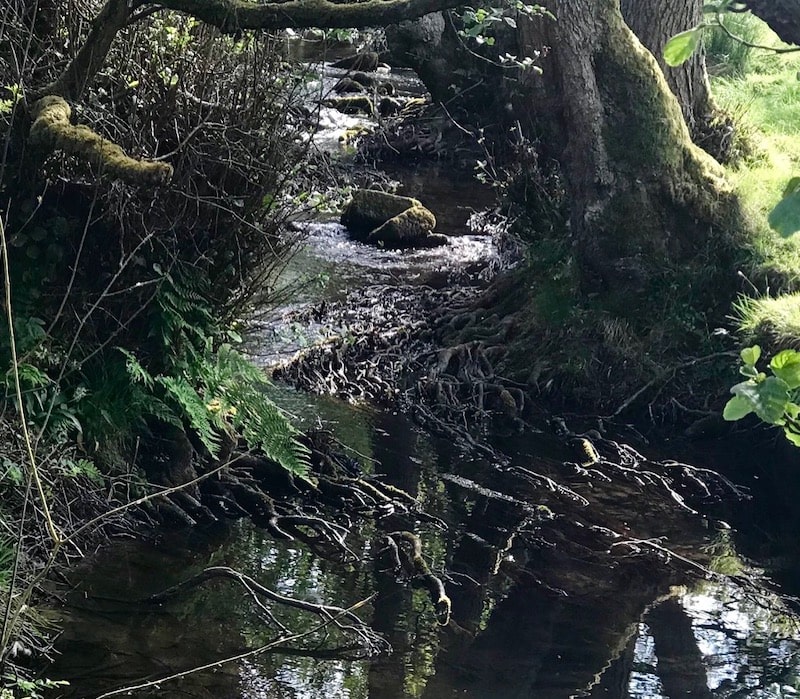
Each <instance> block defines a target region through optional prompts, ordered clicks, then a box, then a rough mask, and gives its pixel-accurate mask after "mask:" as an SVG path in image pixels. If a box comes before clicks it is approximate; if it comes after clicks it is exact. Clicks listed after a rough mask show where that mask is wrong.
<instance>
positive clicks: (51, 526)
mask: <svg viewBox="0 0 800 699" xmlns="http://www.w3.org/2000/svg"><path fill="white" fill-rule="evenodd" d="M0 251H1V252H2V255H3V286H4V289H5V296H6V317H7V321H8V337H9V343H10V346H11V370H12V372H13V374H14V391H15V393H16V398H17V410H18V411H19V421H20V425H21V426H22V436H23V439H24V441H25V450H26V452H27V455H28V462H29V464H30V469H31V475H32V476H33V482H34V484H35V485H36V491H37V492H38V493H39V499H40V500H41V502H42V512H43V513H44V518H45V521H46V522H47V531H48V533H49V534H50V538H51V539H52V541H53V543H54V544H56V545H58V544H59V543H60V542H61V534H60V532H59V531H58V529H57V528H56V525H55V522H53V517H52V515H51V514H50V506H49V505H48V502H47V496H46V495H45V492H44V486H43V485H42V479H41V477H40V475H39V468H38V466H37V464H36V455H35V454H34V452H33V443H32V442H31V435H30V432H29V431H28V423H27V419H26V417H25V408H24V406H23V404H22V385H21V383H20V379H19V363H18V361H17V344H16V341H15V338H14V315H13V312H12V309H11V275H10V273H9V270H8V246H7V245H6V229H5V226H4V225H3V221H2V219H0Z"/></svg>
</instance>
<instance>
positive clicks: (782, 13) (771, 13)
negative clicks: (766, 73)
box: [745, 0, 800, 44]
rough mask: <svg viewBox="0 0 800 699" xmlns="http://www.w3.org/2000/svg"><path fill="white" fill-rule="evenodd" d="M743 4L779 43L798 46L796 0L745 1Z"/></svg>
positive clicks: (799, 16)
mask: <svg viewBox="0 0 800 699" xmlns="http://www.w3.org/2000/svg"><path fill="white" fill-rule="evenodd" d="M745 4H746V5H747V9H748V10H750V12H752V13H753V14H754V15H755V16H756V17H758V18H759V19H762V20H764V21H765V22H766V23H767V24H768V25H769V28H770V29H772V31H774V32H775V33H776V34H777V35H778V36H779V37H780V39H781V41H785V42H786V43H787V44H800V3H798V2H797V0H746V2H745Z"/></svg>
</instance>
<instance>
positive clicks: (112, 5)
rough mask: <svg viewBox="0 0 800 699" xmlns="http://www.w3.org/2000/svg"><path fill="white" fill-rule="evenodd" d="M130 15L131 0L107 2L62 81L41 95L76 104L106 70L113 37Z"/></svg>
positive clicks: (58, 81)
mask: <svg viewBox="0 0 800 699" xmlns="http://www.w3.org/2000/svg"><path fill="white" fill-rule="evenodd" d="M130 16H131V10H130V8H129V7H128V0H108V1H107V2H106V4H105V5H103V8H102V9H101V10H100V12H99V13H98V15H97V17H95V19H94V22H92V28H91V29H90V30H89V35H88V36H87V37H86V41H84V42H83V45H82V46H81V48H80V50H79V51H78V53H77V54H76V55H75V58H73V59H72V60H71V61H70V63H69V65H68V66H67V67H66V69H65V70H64V72H63V73H62V74H61V75H60V76H59V78H58V79H57V80H56V81H55V82H54V83H52V84H51V85H49V86H48V87H46V88H45V89H44V90H43V91H42V92H40V93H39V94H40V95H59V96H60V97H64V98H65V99H68V100H72V101H76V100H78V99H80V97H81V95H83V91H84V90H85V89H86V86H87V85H88V84H89V83H90V82H91V81H92V80H93V79H94V76H95V75H96V74H97V71H99V70H100V68H102V67H103V64H104V63H105V60H106V56H108V51H109V49H110V48H111V44H112V43H113V42H114V38H115V37H116V36H117V34H118V33H119V31H120V30H122V29H124V28H125V27H126V26H127V24H128V21H129V19H130Z"/></svg>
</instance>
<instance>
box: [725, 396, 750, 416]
mask: <svg viewBox="0 0 800 699" xmlns="http://www.w3.org/2000/svg"><path fill="white" fill-rule="evenodd" d="M752 412H753V408H752V406H751V405H750V403H749V401H747V400H746V399H745V398H742V396H734V397H733V398H731V399H730V400H729V401H728V402H727V403H726V404H725V409H724V410H723V411H722V417H723V419H725V420H728V421H730V422H733V421H735V420H741V419H742V418H743V417H745V416H746V415H749V414H750V413H752Z"/></svg>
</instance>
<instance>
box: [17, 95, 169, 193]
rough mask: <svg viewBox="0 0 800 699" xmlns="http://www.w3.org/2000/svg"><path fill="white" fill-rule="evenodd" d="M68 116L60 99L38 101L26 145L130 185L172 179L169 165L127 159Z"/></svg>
mask: <svg viewBox="0 0 800 699" xmlns="http://www.w3.org/2000/svg"><path fill="white" fill-rule="evenodd" d="M71 116H72V109H71V108H70V106H69V105H68V104H67V102H66V100H64V99H63V98H62V97H57V96H55V95H48V96H47V97H42V98H41V99H40V100H38V101H37V102H35V103H34V104H33V105H32V106H31V117H32V118H33V125H32V126H31V130H30V135H29V142H30V144H31V145H32V146H33V147H35V148H41V149H46V150H50V151H57V150H60V151H62V152H64V153H67V154H69V155H74V156H76V157H77V158H79V159H81V160H83V161H85V162H88V163H90V164H91V165H93V166H95V167H97V168H98V169H99V170H100V172H101V173H102V174H104V175H106V176H108V177H111V178H113V179H117V180H122V181H123V182H126V183H128V184H132V185H139V186H152V185H157V184H162V183H163V182H166V181H167V180H168V179H169V178H170V177H172V166H171V165H168V164H167V163H154V162H151V161H146V160H137V159H136V158H131V157H130V156H129V155H127V154H126V153H125V151H123V150H122V148H120V147H119V146H118V145H117V144H116V143H113V142H112V141H109V140H108V139H106V138H103V137H102V136H100V135H99V134H97V133H95V132H94V131H92V130H91V129H90V128H89V127H88V126H76V125H74V124H72V123H71V122H70V117H71Z"/></svg>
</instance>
